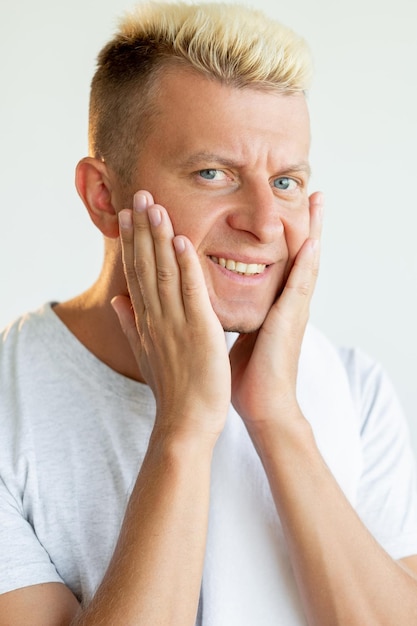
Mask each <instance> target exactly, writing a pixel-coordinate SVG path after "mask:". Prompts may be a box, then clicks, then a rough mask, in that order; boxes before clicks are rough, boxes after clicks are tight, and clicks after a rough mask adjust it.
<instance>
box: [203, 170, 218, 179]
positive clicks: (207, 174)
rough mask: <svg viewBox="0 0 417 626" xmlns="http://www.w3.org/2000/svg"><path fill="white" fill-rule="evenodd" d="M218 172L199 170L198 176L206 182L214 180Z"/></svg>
mask: <svg viewBox="0 0 417 626" xmlns="http://www.w3.org/2000/svg"><path fill="white" fill-rule="evenodd" d="M218 171H219V170H200V171H199V174H200V176H201V178H205V179H206V180H215V178H216V176H217V174H218Z"/></svg>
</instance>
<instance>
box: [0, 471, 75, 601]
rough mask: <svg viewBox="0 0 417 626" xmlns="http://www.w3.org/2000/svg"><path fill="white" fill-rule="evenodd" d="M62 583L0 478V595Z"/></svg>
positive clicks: (16, 502)
mask: <svg viewBox="0 0 417 626" xmlns="http://www.w3.org/2000/svg"><path fill="white" fill-rule="evenodd" d="M49 582H60V583H62V582H63V581H62V579H61V577H60V576H59V574H58V573H57V571H56V569H55V567H54V565H53V563H51V560H50V558H49V556H48V554H47V552H46V551H45V549H44V548H43V547H42V545H41V544H40V542H39V540H38V538H37V537H36V534H35V532H34V529H33V527H32V526H31V524H30V522H29V521H27V520H26V519H25V518H24V517H23V514H22V511H21V506H20V505H19V502H18V501H17V499H16V498H15V497H14V496H13V495H12V493H11V492H10V490H9V489H8V488H7V486H6V484H5V481H4V480H3V479H2V478H1V477H0V593H6V592H8V591H13V590H14V589H19V588H21V587H28V586H30V585H36V584H40V583H49Z"/></svg>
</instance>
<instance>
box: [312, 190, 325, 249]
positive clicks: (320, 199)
mask: <svg viewBox="0 0 417 626" xmlns="http://www.w3.org/2000/svg"><path fill="white" fill-rule="evenodd" d="M309 206H310V233H309V237H310V238H312V239H320V238H321V233H322V224H323V208H324V196H323V194H322V193H321V192H320V191H316V192H315V193H313V194H312V195H311V196H310V198H309Z"/></svg>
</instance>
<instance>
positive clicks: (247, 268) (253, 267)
mask: <svg viewBox="0 0 417 626" xmlns="http://www.w3.org/2000/svg"><path fill="white" fill-rule="evenodd" d="M210 259H211V260H212V261H213V262H214V263H217V265H220V266H221V267H225V268H226V269H228V270H230V271H231V272H235V273H236V274H242V275H243V276H253V275H254V274H262V272H264V271H265V268H266V265H265V264H264V263H242V262H241V261H234V260H233V259H223V258H218V257H216V256H211V257H210Z"/></svg>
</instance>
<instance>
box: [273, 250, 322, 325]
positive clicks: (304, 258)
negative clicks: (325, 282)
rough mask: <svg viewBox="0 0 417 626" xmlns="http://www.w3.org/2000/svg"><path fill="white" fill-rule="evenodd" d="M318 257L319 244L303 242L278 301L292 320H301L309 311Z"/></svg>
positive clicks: (316, 273)
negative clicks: (285, 308)
mask: <svg viewBox="0 0 417 626" xmlns="http://www.w3.org/2000/svg"><path fill="white" fill-rule="evenodd" d="M319 256H320V242H319V240H318V239H313V238H308V239H307V240H306V241H305V242H304V244H303V245H302V246H301V248H300V250H299V252H298V254H297V256H296V259H295V261H294V264H293V267H292V269H291V272H290V274H289V276H288V280H287V282H286V285H285V287H284V290H283V292H282V296H281V298H280V301H279V302H280V305H281V307H282V306H286V307H287V310H288V311H289V312H291V316H292V317H293V319H297V318H298V317H299V316H301V318H302V316H303V313H304V314H305V313H306V312H307V311H308V309H309V306H310V301H311V298H312V295H313V292H314V287H315V285H316V281H317V275H318V267H319Z"/></svg>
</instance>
